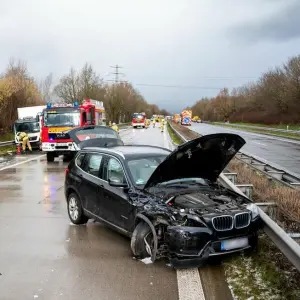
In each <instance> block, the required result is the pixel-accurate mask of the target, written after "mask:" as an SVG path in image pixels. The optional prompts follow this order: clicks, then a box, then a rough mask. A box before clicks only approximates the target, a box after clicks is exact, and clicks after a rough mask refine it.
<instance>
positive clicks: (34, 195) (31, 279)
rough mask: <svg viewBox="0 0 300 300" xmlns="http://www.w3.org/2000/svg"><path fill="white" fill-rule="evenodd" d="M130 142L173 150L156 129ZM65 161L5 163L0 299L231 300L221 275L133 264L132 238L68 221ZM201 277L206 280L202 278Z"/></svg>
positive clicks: (41, 158)
mask: <svg viewBox="0 0 300 300" xmlns="http://www.w3.org/2000/svg"><path fill="white" fill-rule="evenodd" d="M121 137H122V139H123V140H124V142H125V143H126V144H147V145H149V144H150V145H157V146H161V147H166V148H169V147H170V139H169V138H168V135H167V133H166V131H165V132H164V133H161V132H160V129H159V128H149V129H131V128H130V129H127V130H122V132H121ZM66 166H67V163H64V162H63V161H62V159H59V160H55V162H54V163H47V161H46V157H45V155H42V154H40V153H39V154H33V155H20V156H14V157H11V159H10V160H9V161H6V160H4V161H1V162H0V228H1V229H0V299H1V300H19V299H22V300H23V299H46V300H57V299H70V300H82V299H89V300H96V299H97V300H106V299H107V300H115V299H116V300H117V299H120V300H123V299H124V300H137V299H143V300H147V299H149V300H150V299H151V300H152V299H156V300H169V299H170V300H176V299H179V300H192V299H193V300H194V299H195V300H196V299H197V300H202V299H204V294H205V299H206V300H213V299H216V300H217V299H222V300H223V299H224V300H229V299H232V296H231V293H230V291H229V288H228V286H227V284H226V282H225V278H224V274H223V269H222V268H220V267H210V266H208V267H205V268H203V269H201V270H199V271H198V270H197V269H190V270H180V271H176V270H174V269H172V268H170V267H169V266H168V265H167V261H158V262H155V263H154V264H145V263H143V262H141V261H138V260H134V259H133V258H132V254H131V249H130V240H129V239H127V238H125V237H123V236H121V235H119V234H118V233H116V232H114V231H112V230H110V229H108V228H107V227H105V226H104V225H102V224H101V223H96V222H94V221H92V220H90V221H89V223H88V224H87V225H82V226H75V225H72V224H71V223H70V221H69V218H68V215H67V208H66V201H65V198H64V194H63V185H64V170H65V168H66ZM200 278H201V279H200Z"/></svg>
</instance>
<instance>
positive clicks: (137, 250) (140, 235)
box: [131, 221, 153, 259]
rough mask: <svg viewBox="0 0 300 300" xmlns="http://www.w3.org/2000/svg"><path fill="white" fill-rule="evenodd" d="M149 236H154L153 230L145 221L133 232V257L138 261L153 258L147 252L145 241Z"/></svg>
mask: <svg viewBox="0 0 300 300" xmlns="http://www.w3.org/2000/svg"><path fill="white" fill-rule="evenodd" d="M149 234H150V235H151V236H152V231H151V228H150V227H149V225H148V224H146V223H145V222H143V221H142V222H140V223H139V224H138V225H137V226H136V227H135V229H134V231H133V234H132V237H131V250H132V253H133V255H134V256H135V257H136V258H138V259H143V258H146V257H149V256H151V255H150V253H149V252H148V251H147V248H146V243H145V240H144V239H145V238H147V236H148V235H149ZM152 240H153V239H152Z"/></svg>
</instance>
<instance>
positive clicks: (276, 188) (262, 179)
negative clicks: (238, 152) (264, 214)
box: [228, 159, 300, 223]
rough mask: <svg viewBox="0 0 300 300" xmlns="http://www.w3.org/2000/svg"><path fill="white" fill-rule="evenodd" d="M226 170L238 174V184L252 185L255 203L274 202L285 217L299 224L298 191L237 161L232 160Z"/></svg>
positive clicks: (299, 201)
mask: <svg viewBox="0 0 300 300" xmlns="http://www.w3.org/2000/svg"><path fill="white" fill-rule="evenodd" d="M228 168H229V169H230V171H231V172H235V173H237V174H238V182H239V183H251V184H253V187H254V189H253V200H254V201H255V202H275V203H276V204H277V206H278V207H279V209H280V210H281V211H282V212H283V213H284V214H286V216H287V217H289V218H291V219H292V220H294V221H297V222H299V223H300V191H298V190H294V189H291V188H289V187H287V186H284V185H281V184H280V183H277V182H276V181H272V180H269V179H268V178H267V177H266V176H265V175H264V174H262V173H261V172H259V171H256V170H254V169H252V168H251V167H250V166H248V165H247V164H245V163H243V162H241V161H239V160H238V159H233V160H232V161H231V162H230V163H229V165H228Z"/></svg>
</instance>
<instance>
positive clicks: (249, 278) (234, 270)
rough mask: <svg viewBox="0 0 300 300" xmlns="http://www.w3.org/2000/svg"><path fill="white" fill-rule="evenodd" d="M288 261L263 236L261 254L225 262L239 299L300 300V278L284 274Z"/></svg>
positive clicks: (233, 290) (287, 273) (289, 273)
mask: <svg viewBox="0 0 300 300" xmlns="http://www.w3.org/2000/svg"><path fill="white" fill-rule="evenodd" d="M284 260H286V258H285V257H284V256H283V254H282V253H280V252H278V250H277V248H276V246H275V245H274V244H273V243H272V242H270V240H269V239H268V237H267V236H266V235H265V234H262V235H260V239H259V252H256V253H253V254H252V255H251V256H245V255H239V256H235V257H234V258H232V259H231V260H228V261H226V262H224V268H225V275H226V278H227V282H228V284H229V288H230V289H231V291H232V293H233V295H234V296H235V297H236V299H239V300H244V299H245V300H246V299H253V300H254V299H255V300H265V299H274V300H277V299H278V300H279V299H280V300H281V299H288V300H297V299H300V286H299V274H296V276H295V272H289V271H287V270H285V271H282V270H280V268H279V267H278V265H282V264H285V263H286V262H282V261H284Z"/></svg>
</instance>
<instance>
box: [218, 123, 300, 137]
mask: <svg viewBox="0 0 300 300" xmlns="http://www.w3.org/2000/svg"><path fill="white" fill-rule="evenodd" d="M212 124H214V125H218V126H220V124H218V123H212ZM224 126H226V127H230V128H233V129H240V130H243V131H249V132H254V133H261V134H266V135H273V136H279V137H284V138H287V139H292V140H300V135H299V134H296V133H288V132H274V131H270V130H267V129H266V130H263V129H261V130H260V129H251V128H245V127H239V126H232V125H230V124H226V125H224ZM290 129H291V128H290Z"/></svg>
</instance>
